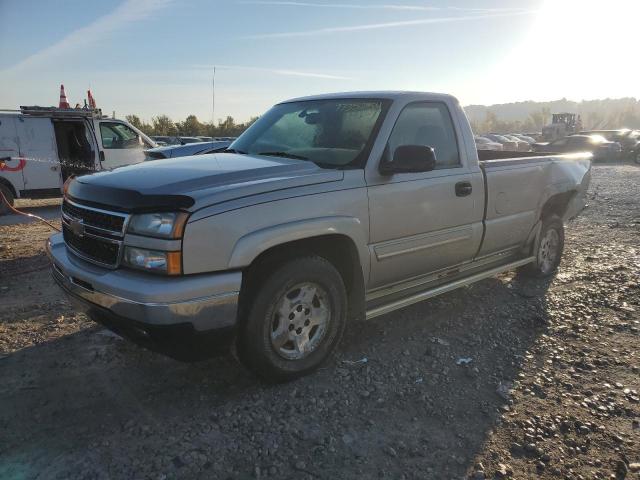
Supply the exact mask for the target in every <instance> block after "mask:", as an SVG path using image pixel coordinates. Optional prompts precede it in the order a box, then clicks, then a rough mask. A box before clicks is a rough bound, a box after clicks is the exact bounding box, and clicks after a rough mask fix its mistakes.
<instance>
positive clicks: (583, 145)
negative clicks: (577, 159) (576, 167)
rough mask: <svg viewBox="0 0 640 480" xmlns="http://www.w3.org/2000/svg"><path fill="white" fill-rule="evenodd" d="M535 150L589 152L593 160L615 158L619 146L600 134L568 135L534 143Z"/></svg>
mask: <svg viewBox="0 0 640 480" xmlns="http://www.w3.org/2000/svg"><path fill="white" fill-rule="evenodd" d="M533 149H534V151H536V152H553V153H572V152H590V153H592V154H593V160H594V161H598V160H601V161H602V160H617V159H618V158H620V154H621V148H620V144H619V143H618V142H610V141H609V140H607V139H606V138H604V137H602V136H600V135H577V134H576V135H570V136H568V137H564V138H559V139H558V140H554V141H553V142H548V143H534V144H533Z"/></svg>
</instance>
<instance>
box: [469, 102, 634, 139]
mask: <svg viewBox="0 0 640 480" xmlns="http://www.w3.org/2000/svg"><path fill="white" fill-rule="evenodd" d="M464 109H465V111H466V113H467V116H468V117H469V120H470V121H471V124H472V126H473V127H474V130H475V131H477V132H486V131H489V130H490V131H504V132H507V131H540V129H541V128H542V126H543V125H546V124H547V123H548V122H549V120H550V118H551V114H552V113H558V112H574V113H577V114H579V115H580V116H581V117H582V122H583V125H584V126H585V128H590V129H592V128H622V127H627V128H640V100H636V99H635V98H607V99H603V100H583V101H580V102H574V101H572V100H567V99H566V98H563V99H561V100H554V101H550V102H533V101H526V102H515V103H502V104H496V105H489V106H486V105H468V106H466V107H464Z"/></svg>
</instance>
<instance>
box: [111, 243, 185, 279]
mask: <svg viewBox="0 0 640 480" xmlns="http://www.w3.org/2000/svg"><path fill="white" fill-rule="evenodd" d="M123 262H124V264H125V265H128V266H130V267H133V268H137V269H139V270H146V271H148V272H155V273H164V274H166V275H180V274H181V273H182V255H181V254H180V252H161V251H159V250H147V249H146V248H137V247H125V248H124V258H123Z"/></svg>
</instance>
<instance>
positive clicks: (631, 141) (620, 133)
mask: <svg viewBox="0 0 640 480" xmlns="http://www.w3.org/2000/svg"><path fill="white" fill-rule="evenodd" d="M580 134H581V135H601V136H603V137H604V138H606V139H607V140H609V141H610V142H618V143H619V144H620V148H621V149H622V155H623V156H624V157H627V158H632V159H634V160H636V161H637V158H636V156H635V155H634V153H635V152H636V151H637V150H638V144H639V143H640V131H638V130H630V129H628V128H622V129H619V130H590V131H584V132H580Z"/></svg>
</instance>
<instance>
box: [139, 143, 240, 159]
mask: <svg viewBox="0 0 640 480" xmlns="http://www.w3.org/2000/svg"><path fill="white" fill-rule="evenodd" d="M229 145H231V142H230V141H217V142H197V143H187V144H185V145H168V146H165V147H157V148H151V149H149V150H145V152H144V153H145V155H146V160H158V159H163V158H174V157H186V156H189V155H198V154H201V153H216V152H222V151H224V150H226V149H227V147H229Z"/></svg>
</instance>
